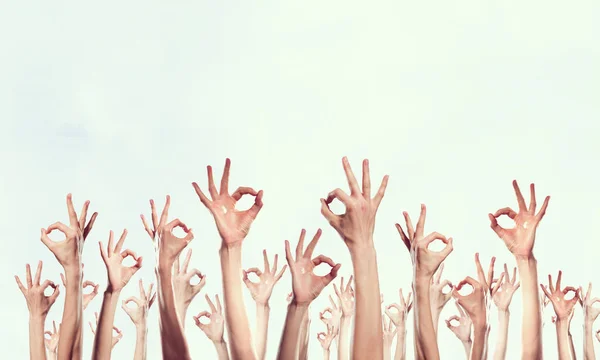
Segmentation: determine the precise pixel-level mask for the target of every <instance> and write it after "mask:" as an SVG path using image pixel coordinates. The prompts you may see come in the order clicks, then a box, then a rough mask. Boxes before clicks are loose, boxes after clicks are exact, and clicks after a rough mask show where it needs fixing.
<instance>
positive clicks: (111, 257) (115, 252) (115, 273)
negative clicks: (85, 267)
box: [98, 230, 142, 292]
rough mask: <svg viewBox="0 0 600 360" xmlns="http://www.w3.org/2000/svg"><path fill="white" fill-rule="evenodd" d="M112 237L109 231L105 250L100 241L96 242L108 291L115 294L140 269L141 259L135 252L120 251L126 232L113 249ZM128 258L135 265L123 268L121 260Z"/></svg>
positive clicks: (124, 231) (125, 231)
mask: <svg viewBox="0 0 600 360" xmlns="http://www.w3.org/2000/svg"><path fill="white" fill-rule="evenodd" d="M113 236H114V234H113V232H112V230H111V231H110V235H109V237H108V246H107V248H106V250H104V247H103V245H102V241H100V242H98V245H99V246H100V255H101V256H102V260H103V261H104V264H105V265H106V272H107V273H108V288H109V291H112V292H117V291H120V290H121V289H123V288H124V287H125V285H127V283H128V282H129V279H131V277H132V276H133V274H135V273H136V272H137V271H138V270H139V269H140V268H141V267H142V257H141V256H139V257H138V256H137V255H136V254H135V252H133V251H131V250H129V249H126V250H123V251H121V250H122V248H123V243H124V242H125V238H126V237H127V230H123V234H121V237H120V238H119V241H118V242H117V244H116V245H115V246H114V247H113ZM128 256H131V257H132V258H133V260H135V265H133V266H131V267H127V266H123V260H125V258H127V257H128Z"/></svg>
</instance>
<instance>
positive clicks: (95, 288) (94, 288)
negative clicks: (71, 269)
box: [60, 264, 100, 310]
mask: <svg viewBox="0 0 600 360" xmlns="http://www.w3.org/2000/svg"><path fill="white" fill-rule="evenodd" d="M81 266H82V268H83V264H81ZM81 277H83V271H82V272H81ZM60 279H61V281H62V283H63V285H64V286H65V287H66V286H67V280H66V279H65V275H64V274H63V273H61V274H60ZM86 287H91V288H92V291H91V292H90V293H88V294H86V293H83V298H82V302H83V310H85V309H87V307H88V305H89V304H90V302H92V300H94V298H95V297H96V295H98V289H99V288H100V284H96V283H94V282H93V281H90V280H86V281H84V282H83V285H82V287H81V290H82V291H83V290H85V288H86Z"/></svg>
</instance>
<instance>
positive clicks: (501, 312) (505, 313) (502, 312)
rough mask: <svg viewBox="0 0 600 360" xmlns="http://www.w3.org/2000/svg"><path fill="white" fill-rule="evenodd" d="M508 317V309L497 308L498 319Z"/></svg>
mask: <svg viewBox="0 0 600 360" xmlns="http://www.w3.org/2000/svg"><path fill="white" fill-rule="evenodd" d="M509 316H510V311H509V310H508V308H506V309H500V308H498V318H499V319H502V318H505V317H509Z"/></svg>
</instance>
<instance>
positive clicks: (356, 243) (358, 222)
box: [321, 157, 388, 359]
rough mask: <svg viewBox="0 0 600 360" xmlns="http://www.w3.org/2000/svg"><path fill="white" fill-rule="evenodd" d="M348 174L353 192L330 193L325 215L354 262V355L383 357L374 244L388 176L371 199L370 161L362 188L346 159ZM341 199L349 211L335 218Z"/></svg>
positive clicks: (366, 163)
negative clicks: (334, 208) (334, 207)
mask: <svg viewBox="0 0 600 360" xmlns="http://www.w3.org/2000/svg"><path fill="white" fill-rule="evenodd" d="M342 165H343V168H344V172H345V173H346V179H347V180H348V185H349V188H350V194H347V193H346V192H344V191H343V190H341V189H340V188H337V189H335V190H333V191H332V192H330V193H329V194H328V196H327V199H321V214H323V216H324V217H325V218H326V219H327V221H328V222H329V224H330V225H331V226H332V227H333V228H334V229H335V230H336V231H337V232H338V234H339V235H340V236H341V237H342V239H343V240H344V242H345V243H346V246H347V247H348V250H349V251H350V256H351V258H352V266H353V270H354V271H353V273H354V283H355V287H356V317H355V319H354V321H355V325H354V336H353V339H354V341H353V343H352V355H353V357H355V358H358V359H363V358H367V357H374V358H376V359H379V358H381V357H383V329H382V327H381V324H382V323H381V310H380V307H379V303H380V301H379V300H380V299H379V297H378V296H377V294H380V293H381V292H380V289H379V274H378V269H377V254H376V251H375V246H374V243H373V231H374V229H375V217H376V214H377V209H378V208H379V204H380V203H381V200H382V199H383V196H384V194H385V189H386V187H387V183H388V176H387V175H386V176H384V177H383V180H382V182H381V185H380V186H379V190H378V191H377V193H376V194H375V196H374V197H371V176H370V170H369V161H368V160H364V161H363V164H362V165H363V166H362V188H361V187H360V186H359V184H358V181H357V180H356V177H355V176H354V173H353V172H352V168H351V167H350V163H349V162H348V159H347V158H346V157H344V158H343V159H342ZM334 199H338V200H339V201H341V202H342V204H344V206H345V208H346V211H345V213H343V214H341V215H337V214H334V213H333V212H332V211H331V209H330V208H329V204H331V202H333V200H334Z"/></svg>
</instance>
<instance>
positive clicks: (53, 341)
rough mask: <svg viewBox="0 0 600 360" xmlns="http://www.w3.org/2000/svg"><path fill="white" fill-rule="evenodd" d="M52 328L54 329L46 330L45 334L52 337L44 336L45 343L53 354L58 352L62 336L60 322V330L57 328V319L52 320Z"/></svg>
mask: <svg viewBox="0 0 600 360" xmlns="http://www.w3.org/2000/svg"><path fill="white" fill-rule="evenodd" d="M52 330H53V331H45V332H44V335H48V336H49V337H50V338H46V337H45V336H44V343H45V344H46V349H48V352H49V353H51V354H56V350H58V339H59V338H60V324H58V330H56V321H52Z"/></svg>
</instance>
